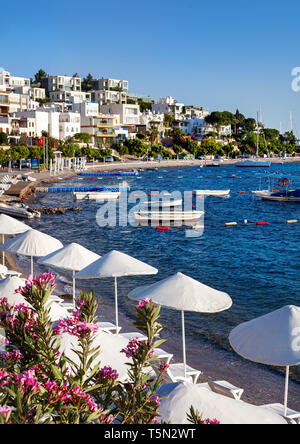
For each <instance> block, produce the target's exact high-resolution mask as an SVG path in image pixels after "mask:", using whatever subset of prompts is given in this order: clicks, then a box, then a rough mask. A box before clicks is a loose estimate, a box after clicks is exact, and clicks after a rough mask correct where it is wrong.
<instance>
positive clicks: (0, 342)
mask: <svg viewBox="0 0 300 444" xmlns="http://www.w3.org/2000/svg"><path fill="white" fill-rule="evenodd" d="M8 344H9V340H8V339H6V338H5V337H4V336H0V347H2V346H3V345H8Z"/></svg>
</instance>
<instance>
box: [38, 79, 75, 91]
mask: <svg viewBox="0 0 300 444" xmlns="http://www.w3.org/2000/svg"><path fill="white" fill-rule="evenodd" d="M41 87H42V88H45V90H46V94H47V95H49V94H50V93H51V92H55V91H81V79H80V77H69V76H47V77H44V78H43V79H42V80H41Z"/></svg>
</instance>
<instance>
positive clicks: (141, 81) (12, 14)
mask: <svg viewBox="0 0 300 444" xmlns="http://www.w3.org/2000/svg"><path fill="white" fill-rule="evenodd" d="M1 16H2V19H1V27H0V48H1V56H0V66H2V67H4V68H5V69H7V70H8V71H10V72H11V73H12V74H14V75H24V76H28V77H33V76H34V74H35V73H36V72H37V71H38V69H39V68H43V69H44V70H45V71H46V72H47V73H49V74H67V75H73V74H74V73H75V72H78V74H79V75H80V76H82V77H83V76H86V74H87V73H89V72H91V73H92V75H93V76H94V77H102V76H104V77H105V76H108V77H113V78H122V79H126V80H129V88H130V91H131V92H135V93H139V94H143V95H146V96H148V95H149V96H151V97H153V98H159V97H165V96H166V95H172V96H174V97H175V98H176V99H177V100H179V101H183V102H184V103H185V104H195V105H201V106H204V107H207V108H208V109H209V110H210V111H213V110H225V109H226V110H229V111H233V112H234V111H235V110H236V108H238V109H239V110H240V112H243V113H244V114H246V115H247V116H249V117H256V112H257V110H258V107H259V105H260V104H261V106H262V110H263V117H264V122H265V124H266V126H268V127H277V128H278V129H279V125H280V121H281V122H282V127H283V130H286V129H288V127H289V113H290V112H292V113H293V119H294V125H295V127H296V130H297V131H296V132H297V135H298V137H299V138H300V109H299V102H300V92H298V93H296V92H294V91H292V88H291V82H292V76H291V71H292V69H293V68H294V67H295V66H300V51H299V47H300V45H299V44H300V38H299V21H300V4H299V0H297V1H296V0H288V1H286V2H278V1H276V0H273V1H270V0H260V1H258V0H252V1H250V2H246V1H245V0H239V1H237V0H228V1H220V0H214V1H208V0H194V1H191V0H185V1H178V0H173V1H170V0H151V1H147V2H145V1H136V0H129V1H124V0H123V1H119V0H114V1H112V2H108V1H102V0H89V1H88V2H84V1H78V0H73V1H64V0H60V1H58V0H52V1H51V2H36V1H32V0H27V1H19V0H16V1H15V2H13V4H12V5H11V4H10V3H9V2H5V3H4V4H2V5H1Z"/></svg>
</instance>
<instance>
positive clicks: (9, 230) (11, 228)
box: [0, 214, 30, 265]
mask: <svg viewBox="0 0 300 444" xmlns="http://www.w3.org/2000/svg"><path fill="white" fill-rule="evenodd" d="M28 230H30V227H29V226H28V225H26V224H24V223H23V222H20V221H19V220H17V219H14V218H13V217H10V216H7V215H6V214H0V234H2V244H4V242H5V235H8V236H15V235H16V234H20V233H24V232H25V231H28ZM2 263H3V265H5V252H4V251H3V252H2Z"/></svg>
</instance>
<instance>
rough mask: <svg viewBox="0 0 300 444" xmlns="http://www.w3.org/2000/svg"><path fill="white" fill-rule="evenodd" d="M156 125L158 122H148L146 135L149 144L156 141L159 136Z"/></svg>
mask: <svg viewBox="0 0 300 444" xmlns="http://www.w3.org/2000/svg"><path fill="white" fill-rule="evenodd" d="M158 125H159V123H158V122H150V128H149V130H148V131H147V137H148V140H149V142H150V143H151V145H153V144H154V143H155V142H157V139H158V137H159V131H158Z"/></svg>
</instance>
